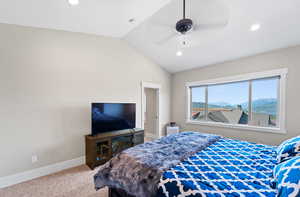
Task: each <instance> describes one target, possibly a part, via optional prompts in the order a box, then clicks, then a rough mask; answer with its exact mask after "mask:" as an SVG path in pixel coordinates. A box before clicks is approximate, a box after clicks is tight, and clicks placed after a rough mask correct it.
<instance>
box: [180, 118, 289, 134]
mask: <svg viewBox="0 0 300 197" xmlns="http://www.w3.org/2000/svg"><path fill="white" fill-rule="evenodd" d="M186 123H187V124H197V125H203V126H210V127H222V128H231V129H242V130H248V131H258V132H267V133H277V134H286V133H287V132H286V130H285V129H280V128H268V127H256V126H249V125H237V124H224V123H219V122H204V121H194V120H188V121H186Z"/></svg>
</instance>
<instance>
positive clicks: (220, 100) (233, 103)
mask: <svg viewBox="0 0 300 197" xmlns="http://www.w3.org/2000/svg"><path fill="white" fill-rule="evenodd" d="M248 100H249V82H248V81H245V82H236V83H228V84H221V85H213V86H209V87H208V115H207V119H208V121H212V122H222V123H229V124H248Z"/></svg>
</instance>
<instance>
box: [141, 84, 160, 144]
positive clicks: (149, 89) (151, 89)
mask: <svg viewBox="0 0 300 197" xmlns="http://www.w3.org/2000/svg"><path fill="white" fill-rule="evenodd" d="M159 101H160V85H159V84H154V83H145V82H143V83H142V109H143V110H142V120H143V121H142V124H143V128H144V130H145V141H151V140H155V139H158V138H159V137H161V132H160V102H159Z"/></svg>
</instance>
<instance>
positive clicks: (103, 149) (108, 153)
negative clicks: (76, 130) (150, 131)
mask: <svg viewBox="0 0 300 197" xmlns="http://www.w3.org/2000/svg"><path fill="white" fill-rule="evenodd" d="M142 143H144V130H143V129H129V130H121V131H113V132H106V133H101V134H98V135H96V136H92V135H86V136H85V153H86V165H88V166H89V167H90V168H91V169H94V168H95V167H97V166H99V165H102V164H104V163H106V162H107V161H108V160H110V159H111V158H112V157H113V156H115V155H116V154H118V153H119V152H121V151H123V150H125V149H127V148H130V147H133V146H136V145H138V144H142Z"/></svg>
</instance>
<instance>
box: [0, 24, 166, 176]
mask: <svg viewBox="0 0 300 197" xmlns="http://www.w3.org/2000/svg"><path fill="white" fill-rule="evenodd" d="M170 80H171V76H170V74H168V73H167V72H165V71H164V70H162V69H161V67H159V66H158V65H155V64H154V63H152V62H151V61H149V60H148V59H146V58H145V57H144V56H142V55H141V54H138V53H137V52H136V51H135V50H133V49H132V48H130V47H129V46H128V45H127V44H126V43H125V41H122V40H118V39H111V38H106V37H100V36H92V35H87V34H80V33H69V32H63V31H52V30H45V29H36V28H27V27H20V26H13V25H4V24H0V158H1V161H0V177H1V176H6V175H10V174H15V173H18V172H22V171H26V170H30V169H33V168H37V167H40V166H45V165H49V164H53V163H56V162H60V161H65V160H69V159H73V158H77V157H80V156H84V154H85V153H84V150H85V149H84V137H83V136H84V135H85V134H89V133H90V103H91V102H136V103H137V125H138V126H141V97H142V96H141V86H140V85H141V84H140V83H141V81H148V82H155V83H160V84H161V85H162V92H161V95H162V107H163V109H162V122H163V124H165V123H167V122H168V121H169V117H170V113H169V112H170V104H169V99H170V98H169V96H170ZM34 154H37V155H38V157H39V161H38V162H37V163H35V164H32V163H31V156H32V155H34Z"/></svg>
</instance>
